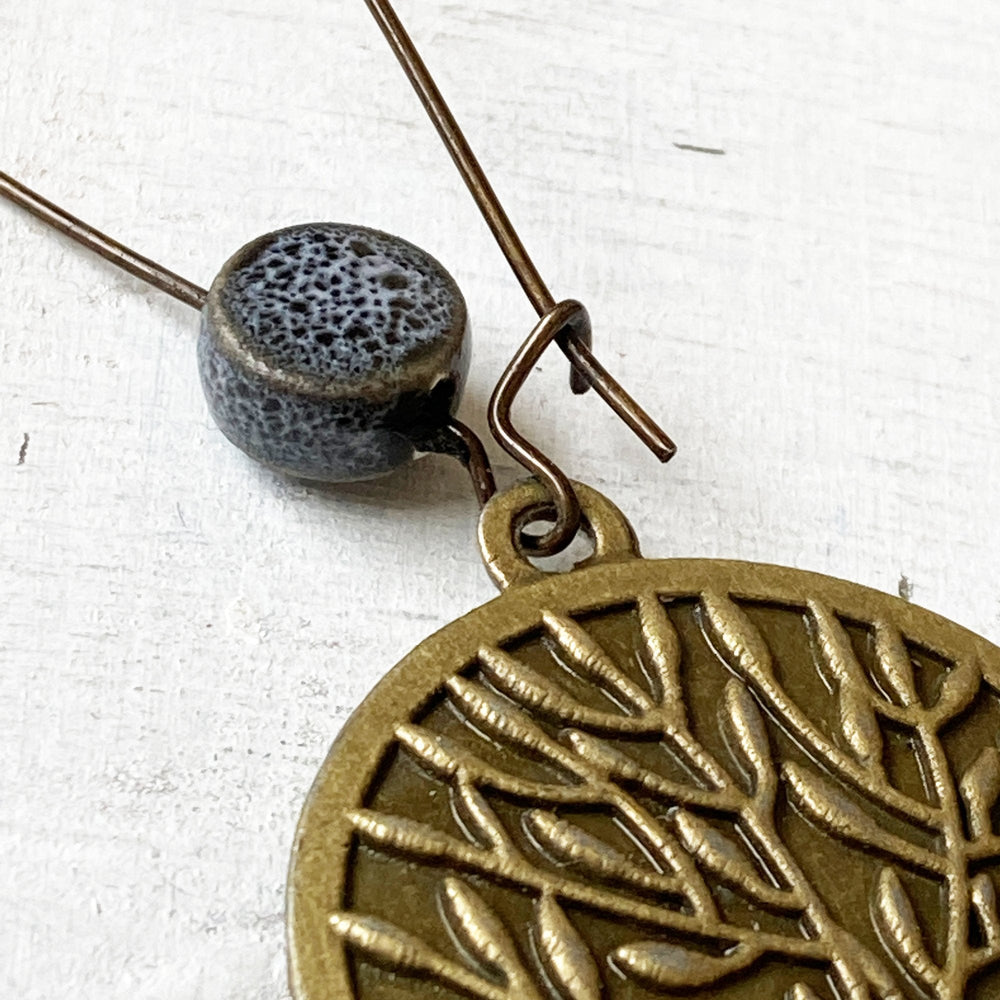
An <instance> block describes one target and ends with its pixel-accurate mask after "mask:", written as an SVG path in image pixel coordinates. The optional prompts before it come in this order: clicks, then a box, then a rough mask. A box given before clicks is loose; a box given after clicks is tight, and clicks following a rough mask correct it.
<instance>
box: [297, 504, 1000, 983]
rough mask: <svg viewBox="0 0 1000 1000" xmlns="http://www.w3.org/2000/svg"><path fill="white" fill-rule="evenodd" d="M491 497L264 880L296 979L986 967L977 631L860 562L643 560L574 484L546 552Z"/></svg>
mask: <svg viewBox="0 0 1000 1000" xmlns="http://www.w3.org/2000/svg"><path fill="white" fill-rule="evenodd" d="M533 489H534V488H532V487H530V486H522V487H518V488H516V489H515V490H513V491H509V492H507V493H505V494H502V495H501V496H499V497H497V498H495V499H494V500H493V501H492V502H491V504H490V505H489V506H488V507H487V509H486V511H485V512H484V515H483V522H482V529H481V537H482V544H483V549H484V554H485V556H486V559H487V563H488V565H489V567H490V570H491V573H492V574H493V576H494V578H495V579H497V580H498V581H500V582H501V583H502V584H504V585H506V586H507V589H506V590H505V592H504V593H503V594H502V595H501V596H500V597H498V598H497V599H496V600H494V601H492V602H491V603H489V604H487V605H485V606H483V607H481V608H478V609H477V610H475V611H473V612H471V613H470V614H468V615H466V616H465V617H464V618H462V619H460V620H458V621H456V622H454V623H453V624H451V625H449V626H447V627H446V628H444V629H442V630H441V631H440V632H438V633H437V634H436V635H434V636H432V637H431V638H429V639H427V640H426V641H425V642H424V643H422V644H421V645H420V646H418V647H417V648H416V649H415V650H414V651H413V652H412V653H411V654H410V655H409V656H407V657H406V658H405V659H404V660H403V661H402V662H401V663H400V664H399V665H398V666H397V667H396V668H395V669H394V670H393V671H392V672H391V673H390V674H389V675H388V676H387V677H386V678H385V680H383V681H382V683H381V684H380V685H379V686H378V687H377V688H376V689H375V691H374V692H373V693H372V694H371V695H370V696H369V698H368V699H367V700H366V701H365V702H364V704H362V705H361V707H360V708H359V709H358V710H357V712H356V713H355V714H354V716H353V717H352V719H351V720H350V722H349V723H348V724H347V726H346V727H345V729H344V731H343V732H342V733H341V735H340V737H339V738H338V739H337V741H336V743H335V744H334V746H333V749H332V750H331V752H330V755H329V757H328V759H327V761H326V763H325V764H324V766H323V769H322V771H321V773H320V775H319V777H318V779H317V781H316V784H315V786H314V788H313V791H312V793H311V795H310V798H309V801H308V803H307V805H306V807H305V810H304V813H303V816H302V821H301V824H300V827H299V831H298V836H297V841H296V847H295V852H294V856H293V861H292V870H291V879H290V889H289V937H290V954H291V973H292V976H291V978H292V984H293V990H294V992H295V995H296V997H297V998H298V1000H348V998H355V1000H404V998H405V1000H415V998H425V997H426V998H435V1000H438V998H440V1000H459V998H461V1000H468V998H474V1000H553V998H558V1000H598V998H606V1000H651V998H663V997H675V996H683V997H685V998H696V1000H700V998H709V997H711V998H713V1000H716V998H717V1000H730V998H732V1000H735V998H749V997H753V998H761V1000H771V998H774V1000H843V998H849V1000H866V998H869V997H872V998H912V1000H917V998H931V1000H963V998H967V1000H987V998H994V997H996V996H998V995H1000V912H998V906H997V892H996V882H997V878H998V876H1000V835H998V834H997V832H996V829H997V821H998V819H1000V806H998V796H1000V751H998V749H997V741H998V733H1000V702H998V696H997V692H998V691H1000V649H997V648H996V647H994V646H993V645H991V644H990V643H988V642H986V640H984V639H982V638H980V637H978V636H976V635H973V634H972V633H970V632H968V631H967V630H965V629H963V628H960V627H959V626H957V625H955V624H953V623H951V622H949V621H947V620H945V619H942V618H940V617H938V616H936V615H933V614H931V613H930V612H927V611H924V610H922V609H920V608H917V607H914V606H913V605H910V604H907V603H906V602H904V601H902V600H900V599H898V598H895V597H889V596H886V595H884V594H880V593H877V592H875V591H872V590H869V589H867V588H864V587H860V586H857V585H855V584H851V583H845V582H843V581H840V580H834V579H831V578H829V577H824V576H819V575H816V574H812V573H806V572H800V571H798V570H790V569H781V568H777V567H773V566H765V565H757V564H750V563H738V562H725V561H714V560H657V561H651V560H643V559H640V558H638V551H637V549H636V546H635V543H634V539H633V536H632V533H631V530H630V529H629V527H628V523H627V522H626V521H625V519H624V518H623V517H622V515H621V514H620V513H619V512H618V511H617V510H616V509H615V508H614V507H613V506H612V505H611V504H610V503H608V501H606V500H605V499H604V498H603V497H601V496H600V495H599V494H595V493H594V492H593V491H589V490H582V489H581V494H580V495H581V499H582V500H583V506H584V510H585V513H586V516H587V519H588V522H589V526H590V529H591V531H592V533H593V535H594V537H595V540H596V552H595V554H594V556H593V557H592V559H591V560H589V561H588V562H589V565H585V566H583V567H582V568H578V569H576V570H574V571H572V572H570V573H566V574H561V575H545V574H542V573H541V572H540V571H538V570H537V569H535V568H534V567H532V566H531V565H530V564H528V563H526V562H524V561H523V560H522V559H521V558H520V556H518V554H517V552H516V550H515V548H514V545H513V542H512V541H511V539H512V535H513V527H512V526H513V525H514V524H516V523H519V522H518V515H519V514H520V513H521V512H523V510H524V509H525V508H526V507H528V506H529V501H531V500H532V498H535V499H537V496H538V494H537V493H535V492H533Z"/></svg>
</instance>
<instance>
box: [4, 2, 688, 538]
mask: <svg viewBox="0 0 1000 1000" xmlns="http://www.w3.org/2000/svg"><path fill="white" fill-rule="evenodd" d="M366 3H367V5H368V8H369V10H370V11H371V12H372V14H373V16H374V17H375V20H376V21H377V23H378V25H379V27H380V28H381V29H382V32H383V34H384V35H385V38H386V40H387V41H388V43H389V45H390V47H391V48H392V50H393V52H394V54H395V55H396V57H397V59H398V60H399V62H400V64H401V65H402V67H403V70H404V71H405V73H406V75H407V77H408V78H409V80H410V82H411V83H412V85H413V87H414V89H415V90H416V92H417V95H418V96H419V98H420V100H421V102H422V103H423V105H424V107H425V109H426V110H427V113H428V115H429V116H430V118H431V121H432V122H433V123H434V126H435V128H436V129H437V131H438V134H439V135H440V137H441V139H442V141H443V142H444V144H445V146H446V147H447V149H448V152H449V153H450V154H451V157H452V159H453V161H454V163H455V165H456V167H457V168H458V170H459V172H460V173H461V175H462V178H463V180H464V181H465V183H466V185H467V186H468V189H469V191H470V193H471V194H472V196H473V198H474V200H475V202H476V204H477V206H478V207H479V210H480V211H481V213H482V215H483V217H484V219H485V220H486V222H487V224H488V226H489V227H490V231H491V232H492V233H493V236H494V237H495V238H496V241H497V243H498V244H499V246H500V249H501V251H502V252H503V254H504V256H505V257H506V259H507V262H508V263H509V264H510V266H511V269H512V270H513V271H514V274H515V275H516V277H517V279H518V281H519V282H520V284H521V287H522V288H523V289H524V291H525V294H526V295H527V296H528V299H529V301H530V302H531V304H532V306H533V308H534V309H535V311H536V312H537V313H538V316H539V322H538V324H537V325H536V326H535V328H534V329H533V330H532V332H531V334H530V335H529V336H528V338H527V340H525V342H524V343H523V344H522V345H521V347H520V348H519V349H518V351H517V352H516V354H515V355H514V357H513V358H512V360H511V362H510V363H509V365H508V366H507V368H506V370H505V371H504V373H503V375H502V376H501V377H500V380H499V381H498V383H497V385H496V387H495V389H494V390H493V393H492V395H491V398H490V403H489V411H488V416H489V425H490V430H491V432H492V434H493V436H494V438H495V439H496V441H497V442H498V443H499V444H500V446H501V447H502V448H503V449H504V450H505V451H506V452H507V453H508V454H509V455H511V456H512V457H513V458H514V459H516V460H517V461H518V462H519V463H520V464H521V465H522V466H524V468H526V469H527V470H528V471H529V472H530V473H532V474H533V475H534V476H535V477H536V478H538V479H539V481H540V482H542V483H543V485H544V486H545V489H546V491H547V492H548V494H549V496H550V498H551V502H550V505H548V506H547V508H546V510H544V511H542V512H540V515H539V516H540V518H542V519H546V518H548V517H551V519H552V521H553V522H554V523H553V526H552V527H551V528H550V529H549V530H548V531H547V532H546V533H545V534H544V535H540V536H535V535H530V534H527V533H525V532H521V533H520V544H521V545H522V546H523V547H524V549H525V550H526V551H529V552H531V553H532V554H533V555H537V556H549V555H554V554H556V553H558V552H561V551H562V550H563V549H565V548H566V547H567V546H568V545H569V544H570V542H571V541H572V540H573V538H574V537H575V536H576V534H577V532H578V531H579V530H580V525H581V511H580V502H579V499H578V497H577V495H576V490H575V488H574V486H573V484H572V482H571V481H570V479H569V478H568V477H567V476H566V474H565V473H564V472H563V471H562V470H561V469H560V468H559V466H558V465H557V464H556V463H555V462H554V461H553V460H552V459H551V458H549V457H548V456H546V455H545V454H544V453H543V452H542V451H541V450H540V449H538V448H537V447H536V446H534V445H533V444H531V442H530V441H529V440H528V439H527V438H526V437H525V436H524V435H523V434H521V433H520V432H519V431H518V430H517V428H516V427H515V426H514V423H513V420H512V417H511V409H512V406H513V403H514V400H515V399H516V397H517V394H518V393H519V392H520V390H521V388H522V387H523V385H524V383H525V381H526V380H527V378H528V376H529V375H530V373H531V370H532V368H533V367H534V366H535V364H536V363H537V362H538V360H539V359H540V358H541V356H542V354H544V352H545V350H546V348H547V347H548V346H549V344H551V343H552V342H553V341H555V343H556V344H558V346H559V347H560V349H561V350H562V351H563V353H564V354H565V355H566V357H567V359H568V360H569V362H570V365H571V370H570V386H571V388H572V391H573V392H575V393H578V394H579V393H584V392H586V391H587V390H588V389H590V388H591V387H592V388H594V389H595V390H596V391H597V393H598V395H599V396H600V397H601V398H602V399H603V400H604V401H605V402H606V403H607V404H608V405H609V406H610V407H611V409H612V410H613V411H614V412H615V414H616V415H617V416H618V417H619V418H620V419H621V420H622V421H624V422H625V424H626V425H627V426H628V427H629V428H630V429H631V430H632V431H633V433H635V434H636V435H637V436H638V437H639V439H640V440H641V441H642V442H643V443H644V444H645V445H646V446H647V447H648V448H649V449H650V450H651V451H652V452H653V454H654V455H655V456H656V457H657V458H658V459H659V460H660V461H661V462H666V461H669V460H670V458H672V457H673V455H674V454H675V452H676V447H675V445H674V443H673V442H672V441H671V440H670V438H669V437H668V436H667V435H666V433H665V432H664V431H663V430H662V428H660V427H659V426H658V425H657V424H656V423H655V422H654V421H653V420H652V418H651V417H650V416H649V414H648V413H646V411H645V410H643V409H642V407H640V406H639V405H638V403H636V402H635V400H634V399H632V397H631V396H630V395H629V394H628V393H627V392H626V391H625V389H624V388H623V387H622V386H621V384H620V383H619V382H618V381H617V380H616V379H615V378H614V377H613V376H612V375H611V374H610V373H609V372H608V371H607V369H606V368H604V366H603V365H601V363H600V362H599V361H598V360H597V358H596V357H595V356H594V354H593V352H592V350H591V326H590V318H589V316H588V314H587V311H586V309H585V308H584V306H583V305H582V304H580V303H579V302H576V301H573V300H566V301H563V302H557V301H556V299H555V298H554V297H553V295H552V293H551V292H550V291H549V289H548V287H547V286H546V284H545V282H544V281H543V280H542V278H541V275H540V274H539V273H538V270H537V268H536V267H535V265H534V263H533V261H532V260H531V258H530V256H529V255H528V252H527V250H526V249H525V247H524V244H523V243H522V242H521V239H520V237H519V236H518V234H517V231H516V230H515V229H514V227H513V225H512V223H511V221H510V219H509V217H508V216H507V213H506V212H505V210H504V208H503V205H502V204H501V203H500V199H499V198H498V197H497V195H496V192H495V191H494V190H493V187H492V185H491V184H490V182H489V179H488V178H487V177H486V174H485V173H484V171H483V169H482V167H481V166H480V164H479V161H478V160H477V158H476V156H475V154H474V153H473V151H472V148H471V147H470V146H469V143H468V141H467V139H466V138H465V135H464V134H463V132H462V130H461V129H460V128H459V126H458V123H457V122H456V121H455V118H454V115H453V114H452V113H451V110H450V109H449V107H448V105H447V102H446V101H445V100H444V97H443V96H442V95H441V92H440V90H439V89H438V87H437V85H436V84H435V82H434V79H433V77H432V76H431V74H430V72H429V70H428V69H427V66H426V65H425V63H424V61H423V60H422V59H421V57H420V55H419V53H418V52H417V50H416V48H415V46H414V44H413V42H412V40H411V39H410V37H409V35H408V34H407V33H406V30H405V29H404V27H403V25H402V23H401V22H400V20H399V18H398V16H397V15H396V13H395V11H394V10H393V8H392V5H391V4H390V3H389V0H366ZM0 195H2V196H3V197H5V198H7V199H8V200H9V201H12V202H13V203H15V204H16V205H19V206H20V207H21V208H23V209H25V210H26V211H28V212H30V213H31V214H32V215H34V216H35V217H36V218H38V219H40V220H41V221H42V222H44V223H46V224H47V225H49V226H52V227H53V228H54V229H56V230H58V231H59V232H61V233H63V234H64V235H66V236H68V237H70V238H71V239H73V240H76V241H77V242H78V243H80V244H81V245H83V246H85V247H87V248H88V249H89V250H91V251H93V252H94V253H96V254H98V255H99V256H101V257H103V258H104V259H105V260H107V261H110V262H111V263H112V264H114V265H115V266H117V267H119V268H121V269H122V270H124V271H126V272H127V273H129V274H132V275H134V276H135V277H137V278H139V279H141V280H142V281H145V282H147V283H148V284H150V285H152V286H153V287H155V288H158V289H160V290H161V291H163V292H166V293H167V294H168V295H171V296H173V297H174V298H176V299H178V300H179V301H181V302H183V303H184V304H185V305H189V306H191V307H192V308H193V309H197V310H199V311H202V312H204V311H205V310H206V307H207V305H208V303H209V301H210V296H211V292H210V291H207V290H205V289H203V288H200V287H198V286H197V285H195V284H194V283H193V282H191V281H188V280H187V279H186V278H183V277H181V276H180V275H178V274H175V273H174V272H172V271H170V270H168V269H167V268H165V267H163V266H162V265H160V264H158V263H156V262H155V261H152V260H150V259H149V258H147V257H144V256H142V255H141V254H138V253H136V252H135V251H134V250H131V249H129V248H128V247H126V246H125V245H124V244H122V243H120V242H118V241H117V240H115V239H113V238H111V237H110V236H107V235H106V234H104V233H102V232H100V231H99V230H97V229H95V228H94V227H93V226H90V225H88V224H87V223H85V222H83V221H82V220H80V219H78V218H76V217H75V216H73V215H70V214H69V213H68V212H66V211H65V210H63V209H61V208H59V207H58V206H57V205H55V204H53V203H52V202H50V201H48V200H47V199H45V198H43V197H42V196H41V195H39V194H37V193H36V192H34V191H32V190H31V189H30V188H28V187H26V186H25V185H24V184H21V183H20V182H18V181H16V180H15V179H14V178H12V177H10V176H9V175H7V174H5V173H0ZM241 253H242V251H241ZM227 266H228V265H227ZM217 280H218V279H217ZM213 288H214V286H213ZM213 312H214V310H212V309H209V311H208V314H212V313H213ZM205 381H206V379H205V376H204V372H203V382H205ZM254 388H255V389H257V390H259V389H260V388H261V384H260V383H255V386H254ZM307 388H308V389H309V391H311V392H312V391H315V389H316V386H315V384H310V385H309V386H308V387H307ZM207 391H209V390H208V387H207ZM209 395H210V396H211V391H209ZM274 398H275V401H279V400H280V398H281V397H280V390H279V391H278V392H277V393H276V395H275V397H274ZM211 402H212V401H211V399H210V406H211ZM218 403H219V404H221V403H222V401H221V400H219V401H218ZM212 409H213V415H214V416H215V417H216V419H217V421H219V422H220V426H222V427H223V430H224V431H225V432H226V433H227V436H230V438H231V439H232V440H234V442H235V443H237V444H238V445H239V446H241V447H244V450H247V451H248V452H249V453H251V454H253V455H254V457H257V458H261V459H262V460H263V461H265V462H266V461H268V455H267V454H264V453H260V452H259V451H257V452H255V450H254V449H253V448H252V447H248V446H246V443H245V442H244V441H242V440H240V435H239V434H236V435H235V436H234V434H233V433H231V432H230V429H227V427H226V422H225V419H221V420H220V414H219V412H218V411H219V405H216V406H214V407H212ZM300 409H301V408H300ZM442 431H443V433H444V437H443V438H442V437H441V436H440V434H438V435H436V436H435V440H436V441H437V442H438V450H443V451H446V452H449V453H452V454H454V455H456V456H457V457H459V458H460V459H461V460H462V461H463V462H464V463H465V465H466V467H467V469H468V470H469V474H470V476H471V478H472V482H473V486H474V489H475V492H476V495H477V497H478V499H479V502H480V504H485V503H486V502H487V501H488V500H489V499H490V497H491V496H492V495H493V494H494V492H495V490H496V486H495V482H494V478H493V473H492V470H491V468H490V464H489V459H488V456H487V454H486V451H485V449H484V448H483V446H482V443H481V442H480V441H479V440H478V438H477V437H476V435H475V434H474V433H473V432H472V431H471V430H470V429H469V428H468V427H466V426H465V425H464V424H462V423H461V422H459V421H458V420H456V419H455V418H454V417H450V418H449V419H448V420H447V421H446V422H445V423H444V425H443V427H442ZM272 464H276V465H277V466H278V467H279V468H281V467H282V465H281V463H280V462H278V463H272ZM290 471H292V472H301V471H302V470H301V469H297V468H294V467H293V468H292V469H291V470H290Z"/></svg>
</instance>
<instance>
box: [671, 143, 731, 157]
mask: <svg viewBox="0 0 1000 1000" xmlns="http://www.w3.org/2000/svg"><path fill="white" fill-rule="evenodd" d="M674 148H675V149H683V150H685V151H686V152H688V153H710V154H711V155H712V156H725V155H726V151H725V150H724V149H714V148H713V147H712V146H692V145H691V144H690V143H687V142H675V143H674Z"/></svg>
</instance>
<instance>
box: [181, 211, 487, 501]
mask: <svg viewBox="0 0 1000 1000" xmlns="http://www.w3.org/2000/svg"><path fill="white" fill-rule="evenodd" d="M466 333H467V312H466V308H465V301H464V299H463V298H462V294H461V292H460V291H459V289H458V286H457V285H456V284H455V282H454V280H453V279H452V277H451V276H450V275H449V274H448V272H447V271H445V270H444V268H443V267H442V266H441V265H440V264H439V263H438V262H437V261H436V260H435V259H434V258H433V257H431V256H430V255H429V254H427V253H425V252H424V251H423V250H421V249H420V248H419V247H416V246H414V245H413V244H411V243H408V242H406V241H405V240H402V239H399V238H398V237H395V236H390V235H389V234H387V233H382V232H379V231H377V230H373V229H366V228H364V227H361V226H351V225H341V224H334V223H314V224H308V225H300V226H293V227H290V228H288V229H282V230H279V231H278V232H274V233H269V234H267V235H266V236H261V237H260V238H259V239H256V240H254V241H253V242H252V243H249V244H248V245H247V246H245V247H243V249H242V250H239V251H238V252H237V253H236V254H235V255H234V256H233V257H232V258H230V260H229V261H228V262H227V263H226V265H225V266H224V267H223V269H222V270H221V271H220V272H219V275H218V277H217V278H216V279H215V281H214V282H213V283H212V287H211V289H210V290H209V293H208V300H207V302H206V305H205V308H204V310H203V312H202V326H201V335H200V337H199V341H198V365H199V371H200V374H201V381H202V386H203V387H204V390H205V396H206V399H207V400H208V406H209V410H210V411H211V413H212V416H213V417H214V418H215V421H216V423H217V424H218V425H219V427H220V428H221V429H222V431H223V433H224V434H225V435H226V437H228V438H229V439H230V441H232V442H233V443H234V444H235V445H237V446H238V447H239V448H241V449H242V450H243V451H245V452H246V453H247V454H248V455H250V456H251V457H253V458H255V459H257V460H258V461H260V462H262V463H264V464H265V465H268V466H270V467H272V468H274V469H277V470H279V471H281V472H284V473H287V474H290V475H293V476H297V477H301V478H304V479H314V480H322V481H325V482H348V481H353V480H361V479H369V478H372V477H374V476H379V475H383V474H384V473H387V472H390V471H391V470H392V469H395V468H397V467H398V466H400V465H402V464H404V463H406V462H408V461H410V460H411V459H412V458H413V456H414V453H415V451H416V450H420V449H422V447H424V446H425V443H426V441H428V440H429V439H431V438H432V437H433V434H434V432H435V431H437V430H439V429H440V428H441V427H443V426H444V425H445V424H446V423H447V420H448V418H449V416H450V415H451V414H452V413H453V412H454V410H455V408H456V407H457V405H458V400H459V396H460V393H461V389H462V386H463V383H464V380H465V374H466V369H467V367H468V357H467V355H468V351H467V342H468V338H467V336H466Z"/></svg>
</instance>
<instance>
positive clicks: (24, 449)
mask: <svg viewBox="0 0 1000 1000" xmlns="http://www.w3.org/2000/svg"><path fill="white" fill-rule="evenodd" d="M30 440H31V438H30V437H29V435H28V432H27V431H25V432H24V440H23V441H22V442H21V450H20V451H19V452H18V453H17V464H18V465H24V460H25V459H26V458H27V457H28V442H29V441H30Z"/></svg>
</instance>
